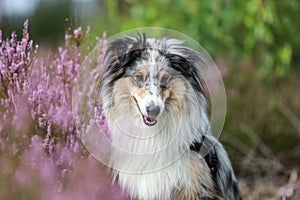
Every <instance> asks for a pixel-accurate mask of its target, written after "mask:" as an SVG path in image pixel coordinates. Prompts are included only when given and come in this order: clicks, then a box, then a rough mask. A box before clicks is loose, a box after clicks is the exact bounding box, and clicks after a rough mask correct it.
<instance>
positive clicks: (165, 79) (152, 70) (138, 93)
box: [130, 63, 171, 126]
mask: <svg viewBox="0 0 300 200" xmlns="http://www.w3.org/2000/svg"><path fill="white" fill-rule="evenodd" d="M137 64H138V63H137ZM130 80H131V83H132V87H131V88H132V89H131V95H132V96H133V98H134V100H135V101H136V104H137V106H138V109H139V111H140V114H141V117H142V120H143V122H144V123H145V124H146V125H147V126H153V125H155V124H156V122H157V118H158V117H159V116H160V115H161V114H162V113H163V112H164V109H165V103H166V100H167V99H168V97H169V95H170V91H169V89H170V80H171V75H170V74H169V73H168V72H167V70H166V69H164V66H159V64H153V63H149V64H148V66H137V69H136V70H134V73H133V74H132V75H131V77H130Z"/></svg>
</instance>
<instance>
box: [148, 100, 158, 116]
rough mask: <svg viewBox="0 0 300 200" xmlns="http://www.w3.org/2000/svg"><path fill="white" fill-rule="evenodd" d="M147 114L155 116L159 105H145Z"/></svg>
mask: <svg viewBox="0 0 300 200" xmlns="http://www.w3.org/2000/svg"><path fill="white" fill-rule="evenodd" d="M146 111H147V114H148V115H149V116H150V117H157V116H158V115H159V112H160V107H159V106H156V105H154V104H153V103H152V104H150V105H149V106H147V107H146Z"/></svg>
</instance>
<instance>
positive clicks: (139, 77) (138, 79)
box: [134, 74, 144, 83]
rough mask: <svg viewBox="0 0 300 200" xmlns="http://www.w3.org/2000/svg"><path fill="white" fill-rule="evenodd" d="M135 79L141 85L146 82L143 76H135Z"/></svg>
mask: <svg viewBox="0 0 300 200" xmlns="http://www.w3.org/2000/svg"><path fill="white" fill-rule="evenodd" d="M134 79H135V81H136V82H139V83H141V82H144V76H143V74H135V75H134Z"/></svg>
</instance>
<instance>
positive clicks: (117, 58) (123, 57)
mask: <svg viewBox="0 0 300 200" xmlns="http://www.w3.org/2000/svg"><path fill="white" fill-rule="evenodd" d="M145 48H146V36H145V34H143V35H141V34H138V35H137V36H136V37H128V36H125V37H123V38H119V39H116V40H113V41H112V42H110V43H109V46H108V50H107V53H106V55H107V64H106V69H105V72H104V76H103V78H104V79H106V80H107V81H108V83H112V82H114V81H115V80H117V79H119V78H121V77H122V76H124V74H125V73H126V69H127V68H128V67H130V66H131V64H132V63H133V62H134V61H135V60H137V59H138V58H140V57H141V55H142V52H143V50H144V49H145Z"/></svg>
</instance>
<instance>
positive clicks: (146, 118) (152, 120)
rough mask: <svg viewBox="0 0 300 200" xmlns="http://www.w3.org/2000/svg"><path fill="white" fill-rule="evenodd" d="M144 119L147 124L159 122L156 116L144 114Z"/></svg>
mask: <svg viewBox="0 0 300 200" xmlns="http://www.w3.org/2000/svg"><path fill="white" fill-rule="evenodd" d="M143 121H144V123H145V124H146V125H147V126H154V125H155V124H156V123H157V120H156V119H155V118H153V117H150V116H145V115H143Z"/></svg>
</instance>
